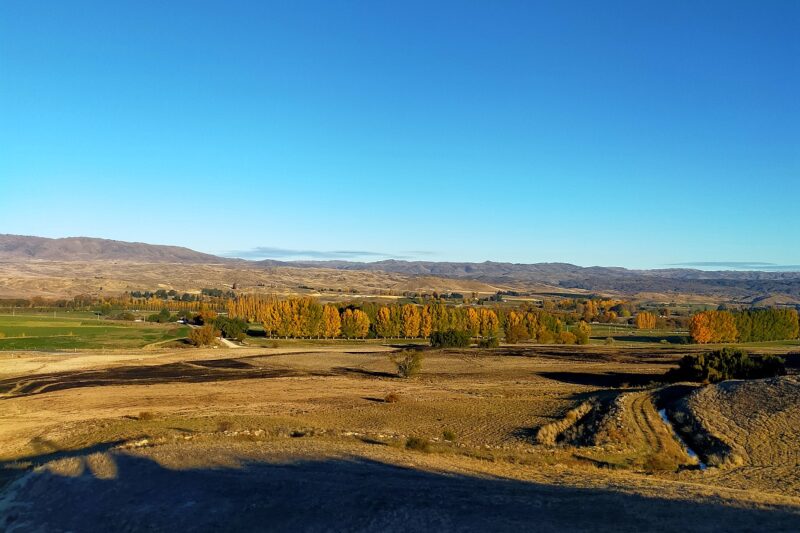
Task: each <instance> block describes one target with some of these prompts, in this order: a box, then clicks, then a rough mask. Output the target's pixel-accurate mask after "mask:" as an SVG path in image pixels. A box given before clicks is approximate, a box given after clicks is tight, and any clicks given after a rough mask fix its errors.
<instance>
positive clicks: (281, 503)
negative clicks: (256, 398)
mask: <svg viewBox="0 0 800 533" xmlns="http://www.w3.org/2000/svg"><path fill="white" fill-rule="evenodd" d="M87 451H88V450H87ZM106 458H107V460H108V461H107V462H110V463H111V464H112V465H113V467H114V468H113V470H114V471H115V475H114V476H113V477H111V478H109V477H108V476H106V477H105V478H102V479H101V478H98V477H95V476H94V475H93V474H92V472H91V469H88V468H87V469H84V471H83V473H82V474H81V475H78V476H73V477H69V476H63V475H59V474H56V473H52V472H51V471H50V470H48V469H43V470H40V471H37V472H32V473H30V474H28V476H29V478H28V480H27V482H26V483H24V484H19V485H18V486H16V487H14V490H15V493H14V494H13V496H12V497H11V498H10V502H11V506H10V507H8V508H7V511H6V513H5V515H4V517H3V518H0V520H2V521H3V522H0V529H9V530H14V529H15V528H16V530H18V531H27V530H42V531H69V530H71V531H87V532H94V531H103V532H105V531H120V530H125V531H139V530H147V531H220V530H224V531H253V530H255V531H323V530H325V531H330V530H335V531H381V532H383V531H403V532H408V531H453V530H458V531H531V530H535V531H637V532H638V531H655V530H658V531H694V530H702V531H709V530H724V531H738V530H761V531H792V530H796V528H797V524H798V521H799V520H800V511H798V510H797V509H796V508H790V507H773V508H768V509H763V508H762V509H750V508H741V507H735V506H733V505H725V504H723V503H721V500H719V499H715V500H713V501H712V500H707V501H702V500H687V499H682V500H673V499H668V498H660V497H658V498H657V497H644V496H639V495H632V494H626V493H623V492H617V491H614V490H610V489H603V488H593V489H584V488H574V487H562V486H552V485H545V484H539V483H531V482H524V481H516V480H507V479H498V478H487V477H477V476H467V475H450V474H443V473H435V472H427V471H421V470H416V469H411V468H401V467H396V466H392V465H387V464H384V463H380V462H376V461H372V460H366V459H363V458H354V459H350V460H347V459H344V460H343V459H328V460H301V461H295V462H288V463H286V462H284V463H274V462H244V463H241V464H240V465H239V466H236V467H228V466H225V467H211V468H201V469H189V470H172V469H168V468H165V467H162V466H160V465H159V464H158V463H157V462H155V461H153V460H150V459H148V458H146V457H141V456H137V455H128V454H126V453H124V452H119V451H112V452H109V453H107V454H106Z"/></svg>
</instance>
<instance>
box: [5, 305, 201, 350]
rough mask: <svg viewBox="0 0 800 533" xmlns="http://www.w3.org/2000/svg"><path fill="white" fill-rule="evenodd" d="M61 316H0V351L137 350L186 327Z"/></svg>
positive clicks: (179, 334)
mask: <svg viewBox="0 0 800 533" xmlns="http://www.w3.org/2000/svg"><path fill="white" fill-rule="evenodd" d="M64 314H65V315H66V316H65V317H64V318H61V317H53V316H52V315H49V314H32V315H13V316H9V315H0V350H77V349H105V348H109V349H112V348H114V349H116V348H141V347H144V346H147V345H148V344H152V343H157V342H163V341H169V340H172V339H178V338H182V337H185V336H186V335H187V333H188V328H187V327H184V326H180V327H179V326H176V325H174V324H173V325H154V324H144V323H137V322H121V321H119V322H118V321H114V322H112V321H109V320H97V319H92V318H89V316H91V315H89V316H87V315H88V314H87V313H64ZM75 315H78V316H75ZM81 315H83V316H81Z"/></svg>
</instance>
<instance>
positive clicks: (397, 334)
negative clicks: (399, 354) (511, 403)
mask: <svg viewBox="0 0 800 533" xmlns="http://www.w3.org/2000/svg"><path fill="white" fill-rule="evenodd" d="M226 310H227V313H228V316H229V317H231V318H241V319H244V320H246V321H247V322H249V323H255V324H261V325H262V326H263V328H264V331H265V332H266V334H267V336H271V337H301V338H302V337H305V338H328V339H330V338H338V337H343V338H349V339H363V338H367V337H369V338H387V339H388V338H409V339H416V338H431V336H432V335H433V334H435V333H445V332H450V331H455V332H459V333H461V332H463V333H464V334H466V335H467V337H468V338H481V339H499V338H500V335H501V333H503V334H504V335H505V338H506V340H507V341H508V342H519V341H524V340H533V341H536V342H540V343H549V342H559V343H562V344H575V343H584V344H585V343H587V342H588V340H589V335H590V334H591V328H590V327H589V326H588V324H586V323H585V322H581V323H579V324H578V326H577V327H576V328H573V331H571V332H570V331H566V327H565V325H564V324H563V322H562V321H561V319H559V318H557V317H556V316H554V315H553V314H551V313H549V312H547V311H544V310H542V309H538V308H535V307H533V306H530V305H522V306H520V307H518V308H516V309H512V310H504V309H499V308H494V309H492V308H487V307H486V306H478V307H468V306H452V305H446V304H445V303H443V302H432V303H428V304H414V303H405V304H400V303H397V304H378V303H373V302H360V303H359V304H338V305H337V304H321V303H319V302H317V301H316V300H315V299H313V298H309V297H302V298H285V299H279V298H277V297H275V296H262V295H256V294H243V295H239V296H237V297H236V298H231V299H229V300H228V301H227V304H226Z"/></svg>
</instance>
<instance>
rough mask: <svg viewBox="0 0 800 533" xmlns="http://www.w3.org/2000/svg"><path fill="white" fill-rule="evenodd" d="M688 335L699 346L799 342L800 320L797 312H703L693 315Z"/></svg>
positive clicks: (785, 310)
mask: <svg viewBox="0 0 800 533" xmlns="http://www.w3.org/2000/svg"><path fill="white" fill-rule="evenodd" d="M689 333H690V334H691V336H692V340H693V341H694V342H696V343H698V344H706V343H720V342H764V341H777V340H787V339H796V338H798V336H800V319H799V318H798V313H797V311H796V310H794V309H747V310H743V311H702V312H699V313H695V314H694V315H692V320H691V322H690V324H689Z"/></svg>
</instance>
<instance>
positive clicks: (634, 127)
mask: <svg viewBox="0 0 800 533" xmlns="http://www.w3.org/2000/svg"><path fill="white" fill-rule="evenodd" d="M798 28H800V3H798V2H794V1H789V0H787V1H765V2H755V1H753V2H735V1H724V2H722V1H721V2H696V1H687V2H669V3H657V2H641V1H636V2H532V1H519V2H513V1H508V2H489V1H480V2H478V1H459V2H374V1H363V2H329V1H321V2H305V1H296V2H266V1H264V2H231V1H226V2H201V1H192V2H178V1H172V2H149V1H137V2H116V1H115V2H107V1H103V2H80V1H76V2H60V1H59V2H40V1H31V0H27V1H13V0H6V1H3V2H2V3H0V184H1V185H2V188H1V189H0V233H16V234H33V235H42V236H48V237H61V236H75V235H85V236H96V237H105V238H112V239H121V240H133V241H143V242H151V243H159V244H179V245H184V246H188V247H191V248H194V249H197V250H201V251H205V252H212V253H232V254H235V255H243V256H248V257H267V256H270V257H276V258H290V259H291V258H303V257H309V258H329V257H332V258H342V259H364V260H377V259H382V258H385V257H396V258H409V259H415V258H416V259H425V260H469V261H483V260H495V261H513V262H539V261H566V262H572V263H576V264H580V265H621V266H628V267H637V268H638V267H662V266H667V265H673V264H678V263H680V264H682V263H693V264H698V266H702V267H703V268H711V267H709V266H708V264H709V263H716V262H722V263H726V264H727V263H731V262H732V264H731V265H728V266H730V267H732V268H734V267H735V268H742V266H741V265H744V264H748V265H752V264H753V263H770V264H774V265H777V267H776V268H780V266H781V265H798V264H800V246H799V245H798V243H800V239H799V238H798V228H799V227H800V223H798V212H800V210H799V209H798V207H800V198H799V194H798V193H800V98H798V96H797V95H798V94H800V31H798ZM765 268H772V267H765Z"/></svg>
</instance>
